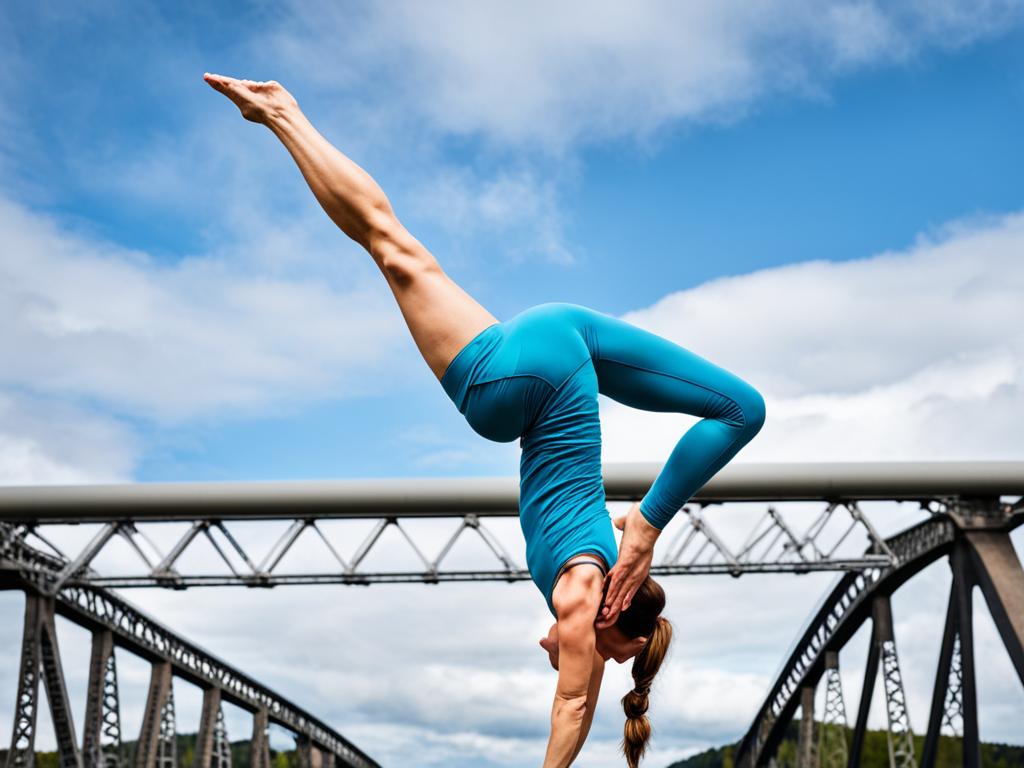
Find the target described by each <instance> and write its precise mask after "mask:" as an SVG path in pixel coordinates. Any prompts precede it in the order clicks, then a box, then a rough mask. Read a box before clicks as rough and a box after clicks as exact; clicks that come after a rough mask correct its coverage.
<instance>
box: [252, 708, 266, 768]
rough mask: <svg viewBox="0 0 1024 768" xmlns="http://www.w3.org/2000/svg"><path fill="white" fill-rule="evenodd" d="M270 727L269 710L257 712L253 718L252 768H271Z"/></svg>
mask: <svg viewBox="0 0 1024 768" xmlns="http://www.w3.org/2000/svg"><path fill="white" fill-rule="evenodd" d="M269 727H270V716H269V713H268V712H267V710H266V709H259V710H257V711H256V712H255V713H254V714H253V716H252V750H251V753H250V754H251V765H252V768H270V740H269V739H268V738H267V728H269Z"/></svg>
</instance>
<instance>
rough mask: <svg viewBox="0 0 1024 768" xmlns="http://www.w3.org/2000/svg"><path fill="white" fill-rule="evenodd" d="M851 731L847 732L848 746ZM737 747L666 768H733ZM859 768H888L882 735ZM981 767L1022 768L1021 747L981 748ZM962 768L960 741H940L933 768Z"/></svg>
mask: <svg viewBox="0 0 1024 768" xmlns="http://www.w3.org/2000/svg"><path fill="white" fill-rule="evenodd" d="M799 728H800V721H799V720H798V719H794V720H793V722H792V723H790V725H789V728H788V729H786V738H785V739H783V741H782V744H781V745H780V746H779V752H778V758H779V764H780V765H796V740H797V733H798V731H799ZM852 732H853V729H849V730H848V731H847V742H846V743H847V744H849V743H850V736H851V735H852ZM738 746H739V745H738V744H729V745H726V746H723V747H718V748H716V749H709V750H706V751H704V752H701V753H700V754H696V755H694V756H693V757H689V758H687V759H686V760H680V761H679V762H675V763H672V764H671V765H669V766H667V768H733V765H734V763H733V755H734V754H735V752H736V748H737V747H738ZM923 749H924V735H923V734H922V735H920V736H915V737H914V752H915V754H916V755H917V758H918V760H920V759H921V752H922V751H923ZM860 764H861V768H888V766H889V745H888V742H887V741H886V732H885V731H881V730H879V731H872V730H868V731H867V733H865V734H864V751H863V753H862V756H861V763H860ZM981 764H982V765H983V766H985V768H1024V746H1013V745H1010V744H989V743H982V745H981ZM961 765H963V760H962V754H961V743H960V740H959V739H953V738H950V737H948V736H940V737H939V753H938V755H937V757H936V760H935V768H958V766H961Z"/></svg>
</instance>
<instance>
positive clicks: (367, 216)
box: [267, 106, 395, 250]
mask: <svg viewBox="0 0 1024 768" xmlns="http://www.w3.org/2000/svg"><path fill="white" fill-rule="evenodd" d="M267 126H268V127H269V128H270V130H272V131H273V132H274V135H275V136H277V138H278V139H280V140H281V143H282V144H284V146H285V147H286V148H287V149H288V152H289V153H291V156H292V158H293V159H294V160H295V163H296V164H297V165H298V166H299V170H300V171H301V172H302V175H303V177H304V178H305V179H306V183H307V184H309V188H310V189H311V190H312V192H313V195H314V196H315V197H316V199H317V201H318V202H319V203H320V205H321V207H323V209H324V211H325V212H326V213H327V215H328V216H330V218H331V220H332V221H333V222H334V223H335V224H337V225H338V227H340V228H341V230H342V231H343V232H344V233H345V234H346V235H348V236H349V237H351V238H352V239H353V240H355V241H356V242H357V243H359V244H360V245H362V246H363V247H364V248H366V249H367V250H370V245H371V241H372V238H373V235H374V234H375V231H376V230H378V229H383V228H386V227H390V226H391V225H393V224H394V223H395V216H394V212H393V211H392V209H391V204H390V203H389V202H388V198H387V196H386V195H385V194H384V190H382V189H381V188H380V186H379V185H378V184H377V182H376V181H374V180H373V178H372V177H371V176H370V175H369V174H368V173H367V172H366V171H364V170H363V169H362V168H360V167H359V166H358V165H356V163H355V162H353V161H352V160H350V159H349V158H348V157H346V156H345V155H344V154H342V153H341V152H340V151H339V150H338V149H337V148H336V147H334V146H333V145H332V144H331V143H330V142H329V141H327V139H325V138H324V137H323V136H322V135H321V134H320V132H319V131H317V130H316V128H314V127H313V124H312V123H310V122H309V120H308V119H307V118H306V116H305V115H304V114H303V113H302V111H301V110H300V109H299V108H298V107H297V106H296V107H292V108H289V109H283V110H281V111H279V112H277V113H275V114H274V115H273V116H270V117H268V120H267Z"/></svg>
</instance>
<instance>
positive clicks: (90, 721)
mask: <svg viewBox="0 0 1024 768" xmlns="http://www.w3.org/2000/svg"><path fill="white" fill-rule="evenodd" d="M82 761H83V763H84V764H85V768H121V765H122V757H121V704H120V695H119V693H118V688H117V664H116V662H115V659H114V635H113V633H112V632H111V631H110V630H109V629H100V630H96V631H94V632H93V633H92V656H91V658H90V660H89V688H88V690H87V691H86V702H85V725H84V727H83V733H82Z"/></svg>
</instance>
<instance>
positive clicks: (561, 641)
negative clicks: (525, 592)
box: [544, 568, 603, 768]
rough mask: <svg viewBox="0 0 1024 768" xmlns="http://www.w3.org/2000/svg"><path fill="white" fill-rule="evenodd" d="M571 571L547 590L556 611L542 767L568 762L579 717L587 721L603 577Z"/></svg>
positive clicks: (580, 726)
mask: <svg viewBox="0 0 1024 768" xmlns="http://www.w3.org/2000/svg"><path fill="white" fill-rule="evenodd" d="M584 570H585V571H586V572H581V571H584ZM574 571H576V573H572V572H570V573H572V576H571V577H570V575H569V573H567V574H565V576H563V577H562V578H561V579H559V583H558V586H557V587H556V589H555V592H554V594H553V595H552V604H553V605H554V607H555V612H556V613H557V615H558V628H557V631H558V684H557V686H556V688H555V699H554V702H553V703H552V706H551V736H550V738H549V740H548V749H547V753H546V755H545V757H544V768H564V766H568V765H569V764H571V762H572V760H573V758H574V757H575V755H576V753H577V752H578V751H579V747H580V746H581V744H582V741H583V739H584V738H585V735H586V731H585V726H584V723H585V722H588V706H587V705H588V702H589V701H590V699H591V692H590V681H591V678H592V675H593V667H594V657H595V655H596V654H597V652H596V650H595V646H596V636H595V632H594V617H595V616H596V615H597V607H598V605H599V604H600V601H601V585H602V583H603V579H602V577H601V574H600V573H599V572H598V571H596V570H594V569H590V568H587V569H579V568H577V569H574ZM594 701H595V702H596V696H595V698H594ZM592 716H593V715H592V713H591V715H590V717H592ZM588 726H589V723H588Z"/></svg>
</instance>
